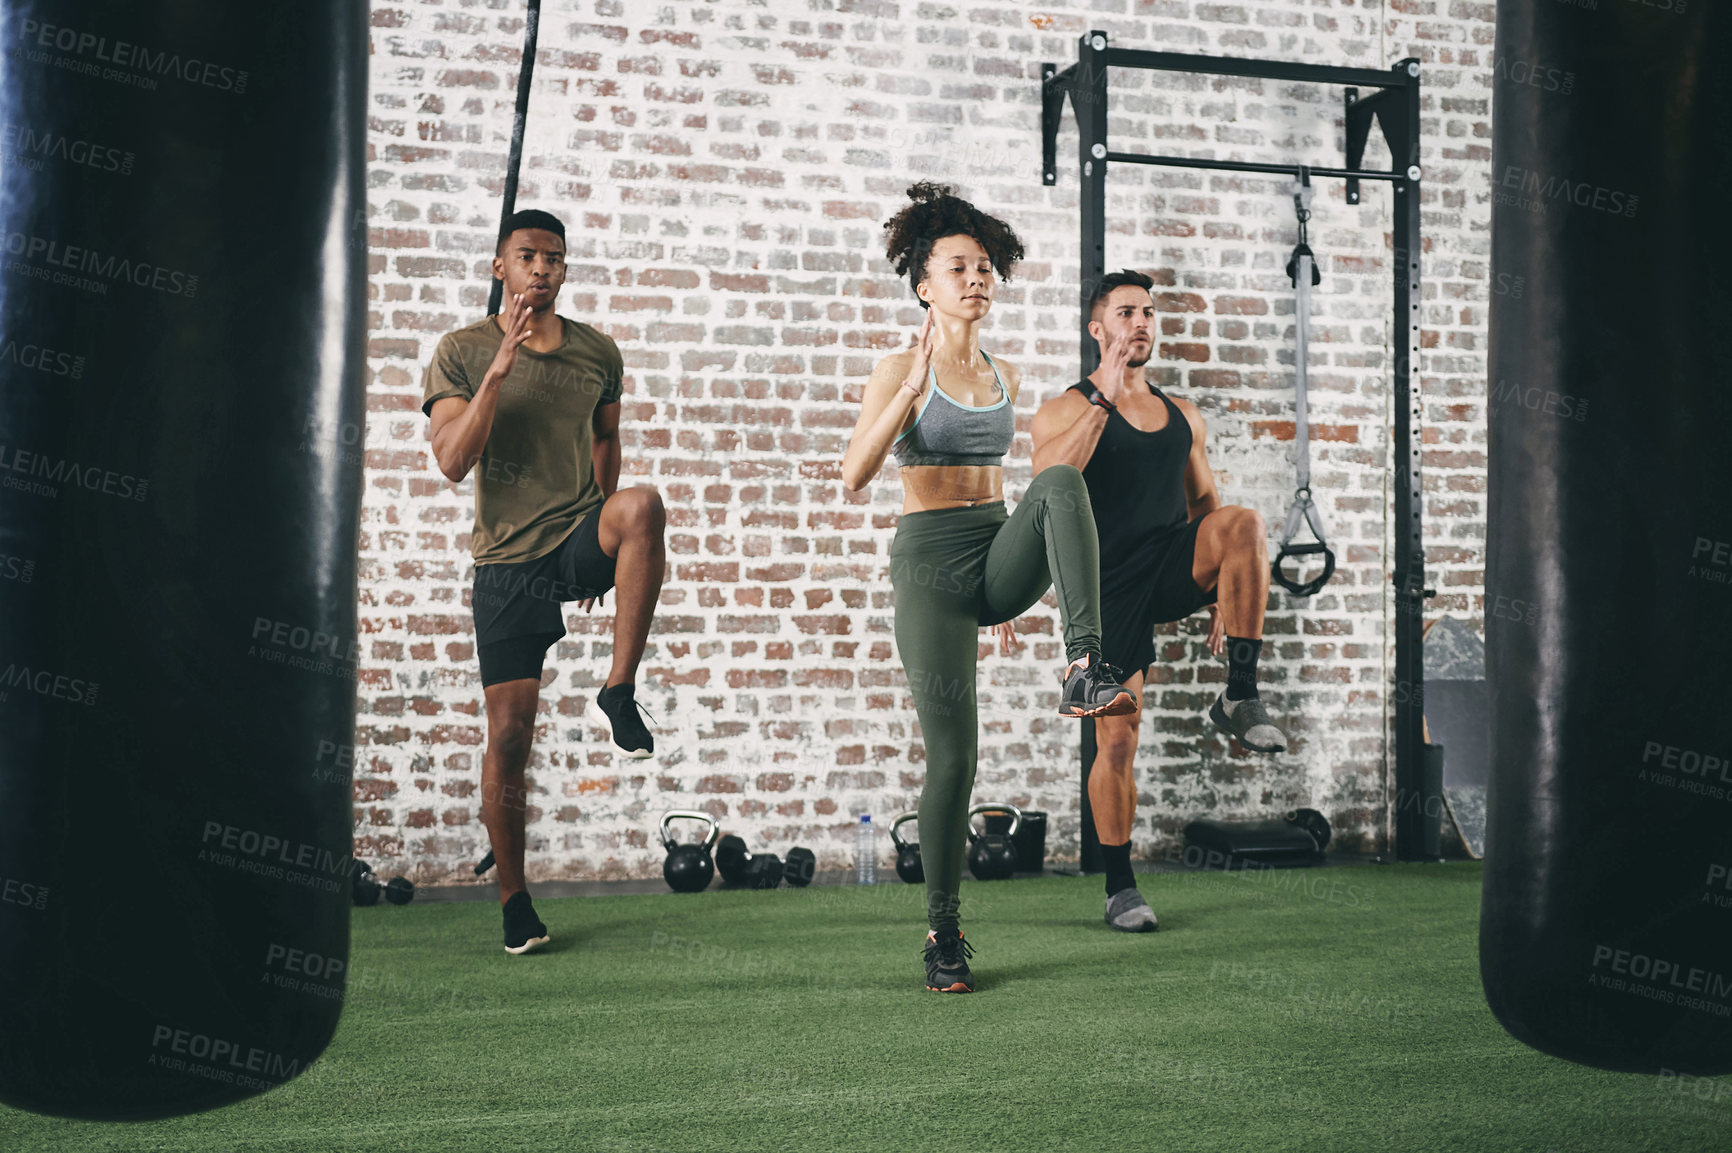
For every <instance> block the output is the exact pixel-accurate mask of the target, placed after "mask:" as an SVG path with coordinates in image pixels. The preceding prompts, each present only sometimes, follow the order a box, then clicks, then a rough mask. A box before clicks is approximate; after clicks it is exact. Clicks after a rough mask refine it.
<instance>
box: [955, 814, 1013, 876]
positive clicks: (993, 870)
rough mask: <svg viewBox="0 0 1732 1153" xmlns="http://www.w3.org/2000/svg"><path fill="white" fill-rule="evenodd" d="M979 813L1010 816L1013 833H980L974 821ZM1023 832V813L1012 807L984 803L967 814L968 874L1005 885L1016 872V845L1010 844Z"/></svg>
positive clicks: (1011, 831)
mask: <svg viewBox="0 0 1732 1153" xmlns="http://www.w3.org/2000/svg"><path fill="white" fill-rule="evenodd" d="M979 813H1009V814H1010V832H1008V833H977V832H975V831H974V818H975V816H976V815H977V814H979ZM1021 828H1022V810H1021V809H1019V808H1017V807H1016V806H1015V805H1011V804H993V803H990V802H988V803H982V804H978V805H975V806H974V807H973V808H972V809H969V810H968V871H969V872H971V873H973V874H974V875H975V876H976V877H978V878H979V879H980V880H982V881H1002V880H1005V879H1006V878H1008V877H1009V876H1010V875H1011V874H1012V873H1014V872H1016V843H1015V842H1014V841H1012V840H1011V838H1012V837H1014V836H1016V834H1017V830H1019V829H1021Z"/></svg>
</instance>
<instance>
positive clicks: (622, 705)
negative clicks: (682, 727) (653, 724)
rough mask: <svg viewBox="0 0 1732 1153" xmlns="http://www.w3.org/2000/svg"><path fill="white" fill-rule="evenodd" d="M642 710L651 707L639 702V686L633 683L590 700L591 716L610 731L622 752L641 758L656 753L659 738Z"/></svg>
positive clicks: (599, 693)
mask: <svg viewBox="0 0 1732 1153" xmlns="http://www.w3.org/2000/svg"><path fill="white" fill-rule="evenodd" d="M640 711H643V712H647V711H648V710H646V709H644V707H643V706H642V705H640V704H638V703H637V686H636V685H634V684H630V683H627V684H623V685H614V686H613V687H612V688H606V689H602V690H601V691H600V692H598V693H596V694H595V696H594V697H592V698H590V702H589V715H590V716H591V717H592V718H594V719H595V721H596V723H597V724H599V725H601V727H602V728H604V729H606V730H607V735H608V737H609V738H611V739H612V741H613V743H614V744H615V745H616V746H618V748H619V751H620V753H621V754H622V755H624V756H627V757H630V758H632V759H633V760H639V761H641V760H643V759H644V758H645V757H653V756H655V752H656V739H655V738H654V737H652V736H650V731H649V729H648V728H646V727H645V725H644V723H643V717H641V716H639V715H638V714H639V712H640Z"/></svg>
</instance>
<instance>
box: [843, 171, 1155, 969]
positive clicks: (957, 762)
mask: <svg viewBox="0 0 1732 1153" xmlns="http://www.w3.org/2000/svg"><path fill="white" fill-rule="evenodd" d="M908 195H909V197H910V199H911V203H909V204H907V205H905V206H903V208H902V210H901V211H900V212H898V213H897V214H896V215H895V216H894V217H892V218H891V219H890V221H889V222H888V223H887V224H885V226H884V227H885V230H886V231H887V233H888V237H887V243H886V251H887V254H888V255H889V258H890V261H891V263H892V264H893V265H894V266H895V268H896V271H897V273H898V274H899V275H906V276H907V277H908V282H909V284H910V285H911V286H912V287H913V289H914V295H915V296H916V297H917V298H918V299H919V301H920V306H921V307H922V308H924V309H925V310H926V320H925V322H924V323H923V324H922V325H921V326H920V332H919V335H918V336H916V337H915V339H914V344H913V347H912V348H910V349H907V350H905V351H903V352H898V353H896V354H894V355H891V356H887V357H885V358H884V359H883V360H881V361H879V362H878V367H877V368H875V369H874V370H873V371H872V376H871V378H870V379H869V380H868V381H867V382H866V390H865V395H864V397H863V398H862V400H861V404H860V418H859V420H858V421H856V422H855V425H854V433H853V436H852V438H851V439H850V440H849V442H848V451H847V454H846V455H845V456H844V457H843V460H842V483H843V484H844V485H845V486H846V487H847V488H848V489H849V490H850V491H858V490H860V489H862V488H865V487H866V485H868V484H869V483H871V481H872V478H873V477H875V476H877V475H878V470H879V469H880V468H881V467H882V466H883V464H884V459H885V457H886V456H888V455H890V454H891V453H894V454H895V455H896V458H897V463H898V464H899V465H900V466H901V469H902V485H903V502H902V517H901V521H900V523H899V524H898V525H897V528H896V539H895V541H894V542H893V543H892V544H891V546H890V581H891V585H892V587H893V588H894V589H895V591H896V648H897V651H898V653H899V654H900V656H901V658H902V667H903V668H904V669H905V670H906V672H907V674H908V687H909V690H910V691H911V692H912V694H913V696H914V708H915V711H916V712H917V713H918V714H919V716H920V727H921V731H922V733H923V735H924V737H925V741H926V784H925V788H924V789H923V790H922V791H921V794H920V856H921V862H922V864H923V865H924V866H925V871H926V897H927V914H926V916H927V928H928V932H927V934H926V946H925V950H924V953H925V961H926V987H927V988H928V989H932V990H934V991H937V992H944V993H969V992H973V991H974V977H973V975H972V974H971V973H970V972H969V969H968V962H967V958H968V957H970V956H972V955H973V949H972V946H970V945H969V944H967V943H965V942H964V941H963V937H962V930H961V926H960V923H959V911H960V899H959V896H958V894H959V891H960V889H961V883H962V863H963V853H964V850H965V847H966V843H967V827H968V797H969V794H970V792H971V791H972V790H973V788H974V768H975V756H976V752H977V748H978V744H979V731H978V722H977V717H976V707H975V696H974V682H975V661H976V638H977V636H978V630H979V629H980V628H981V627H982V626H993V627H995V628H996V630H997V633H998V637H999V642H1000V645H1001V646H1002V647H1003V649H1004V651H1007V652H1008V651H1009V649H1010V647H1011V646H1012V645H1014V644H1015V643H1016V641H1015V637H1014V633H1013V632H1012V628H1011V625H1010V622H1011V621H1012V620H1013V619H1014V618H1016V617H1017V616H1020V615H1021V614H1022V613H1024V612H1026V611H1027V610H1028V609H1029V607H1030V606H1032V605H1033V604H1034V603H1035V602H1036V601H1038V600H1039V599H1040V598H1041V596H1042V595H1043V594H1045V592H1046V590H1047V588H1048V587H1050V586H1052V585H1055V584H1056V585H1057V588H1058V598H1059V605H1060V609H1061V614H1062V619H1063V623H1064V642H1065V658H1066V660H1067V661H1068V662H1069V664H1068V666H1067V667H1066V668H1065V670H1064V672H1063V673H1062V674H1060V679H1061V680H1062V681H1063V685H1064V688H1063V691H1062V692H1061V694H1060V700H1059V713H1060V715H1061V716H1067V717H1094V716H1120V715H1123V714H1125V713H1128V712H1131V711H1133V710H1134V709H1135V708H1136V700H1135V698H1134V697H1132V695H1131V694H1130V692H1129V691H1128V690H1126V689H1125V688H1123V687H1122V686H1121V685H1120V684H1119V683H1118V680H1117V678H1116V677H1115V676H1114V670H1113V669H1112V668H1111V667H1110V666H1108V665H1106V664H1104V663H1103V662H1102V661H1101V659H1100V644H1101V638H1100V549H1099V545H1098V543H1097V540H1096V536H1095V524H1094V514H1093V512H1092V511H1091V510H1090V506H1089V494H1088V488H1087V486H1086V485H1085V484H1084V483H1083V478H1082V473H1081V472H1079V471H1078V470H1076V469H1075V468H1072V467H1070V466H1069V465H1055V466H1053V467H1051V468H1047V469H1044V470H1043V471H1042V472H1041V473H1040V475H1038V476H1036V477H1035V478H1034V481H1033V483H1031V484H1030V485H1029V486H1028V491H1027V492H1026V493H1024V494H1023V498H1022V500H1021V501H1020V502H1019V503H1018V504H1017V506H1016V511H1015V512H1014V513H1006V511H1005V507H1004V468H1003V465H1002V461H1003V458H1004V454H1005V453H1006V452H1008V451H1010V444H1011V440H1012V438H1013V437H1014V436H1015V434H1016V414H1015V411H1014V409H1013V408H1012V405H1013V404H1014V403H1015V401H1016V394H1017V391H1018V389H1019V386H1020V384H1021V374H1020V373H1018V372H1017V370H1016V368H1015V367H1014V366H1013V365H1011V364H1009V363H1008V362H1006V361H1002V360H999V359H997V358H995V357H991V356H988V355H987V354H986V353H985V352H984V351H983V350H982V349H981V347H980V339H979V337H980V325H981V322H982V321H983V320H985V319H986V314H987V312H988V311H990V310H991V308H992V298H993V293H994V289H995V286H996V284H997V279H996V277H1002V276H1008V275H1009V274H1010V269H1011V266H1012V265H1014V264H1015V263H1016V262H1017V261H1018V260H1020V259H1021V258H1022V242H1021V241H1020V240H1018V239H1017V236H1016V233H1015V232H1013V231H1012V230H1011V228H1010V226H1009V225H1007V224H1005V223H1004V222H1003V221H1002V220H998V219H996V218H994V217H992V216H989V215H987V214H986V213H984V212H982V211H980V210H979V209H978V208H976V207H974V205H972V204H970V203H969V202H968V201H966V200H962V199H960V198H958V197H955V196H952V195H951V194H950V189H949V187H947V186H944V185H935V184H929V183H924V182H923V183H920V184H916V185H914V187H912V188H910V189H909V190H908ZM995 274H996V275H995Z"/></svg>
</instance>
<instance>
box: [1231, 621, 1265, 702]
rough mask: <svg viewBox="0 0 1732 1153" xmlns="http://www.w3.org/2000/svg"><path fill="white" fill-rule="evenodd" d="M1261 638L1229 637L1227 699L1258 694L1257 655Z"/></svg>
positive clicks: (1240, 698)
mask: <svg viewBox="0 0 1732 1153" xmlns="http://www.w3.org/2000/svg"><path fill="white" fill-rule="evenodd" d="M1262 651H1263V641H1262V639H1261V638H1258V639H1255V640H1253V639H1251V638H1249V637H1228V638H1227V699H1228V700H1230V701H1243V700H1247V699H1249V698H1251V697H1255V696H1256V695H1257V656H1258V654H1259V653H1261V652H1262Z"/></svg>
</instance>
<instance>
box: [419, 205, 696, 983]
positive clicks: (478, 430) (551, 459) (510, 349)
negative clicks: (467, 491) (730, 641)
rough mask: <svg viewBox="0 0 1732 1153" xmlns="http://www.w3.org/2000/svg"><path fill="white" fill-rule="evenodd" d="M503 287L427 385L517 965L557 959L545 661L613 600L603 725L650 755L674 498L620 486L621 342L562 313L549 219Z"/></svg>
mask: <svg viewBox="0 0 1732 1153" xmlns="http://www.w3.org/2000/svg"><path fill="white" fill-rule="evenodd" d="M493 273H494V275H495V276H497V277H499V278H500V279H501V280H502V281H504V284H505V291H506V302H505V307H504V309H503V311H502V312H501V313H500V314H499V315H498V316H490V317H488V318H487V319H486V320H484V321H481V322H480V323H479V324H473V325H470V326H469V327H468V328H464V329H459V330H458V331H456V332H453V333H449V334H447V335H446V336H444V337H442V338H441V339H440V341H439V345H438V348H437V349H436V350H435V351H434V353H433V363H432V365H431V366H429V368H428V371H427V382H426V389H425V396H424V398H423V401H422V406H421V407H422V411H423V412H425V413H426V414H427V415H428V416H429V417H431V418H432V429H431V438H432V441H433V455H434V457H435V459H436V461H437V462H438V465H439V471H440V472H441V473H443V474H444V475H445V477H446V478H447V479H448V480H450V481H452V482H453V483H457V482H460V481H462V480H463V479H464V477H466V476H468V475H469V474H470V472H471V470H473V471H474V474H475V530H474V534H473V537H472V540H471V552H472V553H473V555H474V558H475V582H474V587H473V589H472V592H471V596H470V608H471V610H472V611H473V613H474V615H475V648H476V656H477V658H478V659H479V660H480V663H481V685H482V693H483V695H484V697H485V698H486V703H487V751H486V754H485V757H484V759H483V761H482V770H481V821H482V824H484V825H485V826H486V827H487V835H488V839H489V840H490V841H491V842H492V847H493V855H494V859H495V861H496V863H497V864H498V867H499V899H500V903H501V904H502V905H503V906H504V914H505V948H506V951H507V952H510V953H524V952H528V951H529V950H530V949H533V948H536V947H538V946H540V945H542V944H545V943H546V942H547V940H548V936H547V927H546V926H545V925H543V924H542V923H541V921H540V920H538V919H537V918H536V916H535V910H534V907H533V906H532V905H531V904H530V900H529V892H528V890H527V889H526V888H525V886H524V881H523V851H524V812H525V809H526V808H527V796H526V794H525V792H524V785H523V770H524V766H525V765H526V764H527V763H528V761H529V749H530V743H531V741H532V739H533V734H534V726H535V716H536V708H537V704H538V700H539V697H540V690H541V673H542V668H543V665H544V663H545V661H546V656H547V649H548V646H549V645H551V644H553V643H554V642H555V641H557V640H559V639H560V638H561V637H563V636H564V635H565V631H566V630H565V613H564V610H563V608H562V605H563V602H565V601H577V602H579V603H580V604H582V605H583V608H584V611H585V612H588V611H589V609H590V608H591V606H592V605H594V604H595V603H596V602H597V601H599V600H600V599H601V597H602V595H603V594H604V593H605V592H607V590H608V589H609V588H617V589H618V597H617V603H616V605H615V614H614V628H613V667H612V669H611V670H610V671H609V673H608V677H607V682H606V685H605V686H604V687H603V688H602V689H601V690H600V691H599V692H597V693H596V694H595V697H594V698H593V699H592V700H591V701H590V705H589V712H590V715H591V716H592V717H593V718H594V719H596V720H597V721H598V722H599V723H600V724H601V726H602V727H603V728H604V729H605V730H607V733H608V735H609V737H610V738H611V739H612V741H613V742H614V744H615V745H616V746H617V747H618V749H619V751H620V752H621V753H623V755H625V756H628V757H648V756H651V755H652V754H653V753H654V750H655V741H654V738H653V737H652V736H651V735H650V732H649V730H648V728H646V727H645V725H644V723H643V719H642V718H641V717H640V716H639V715H638V713H639V709H638V704H637V699H636V684H635V678H636V676H637V666H638V662H639V661H640V660H641V659H642V658H643V651H644V640H645V638H646V637H647V636H648V635H649V626H650V619H651V616H652V615H653V613H654V610H655V603H656V598H657V596H658V595H659V594H660V592H661V584H662V575H663V570H664V568H665V564H666V556H665V549H664V546H663V532H664V530H665V527H666V516H665V514H664V512H663V509H662V501H661V496H660V495H659V494H658V493H657V492H656V490H655V489H653V488H651V487H649V486H647V485H645V486H639V487H636V488H629V489H625V490H623V491H619V492H616V491H615V488H616V487H617V486H618V484H619V398H620V393H621V389H622V378H623V376H624V363H623V361H622V360H621V358H620V353H619V348H618V347H617V346H616V345H615V344H614V342H613V341H612V340H611V339H610V338H608V337H607V336H605V335H603V334H602V333H600V332H598V331H596V330H595V329H594V328H592V327H590V326H589V325H587V324H582V323H579V322H578V321H575V320H567V319H565V318H563V317H560V316H558V315H556V314H555V313H554V311H553V302H554V298H555V297H557V296H558V294H559V289H560V286H561V285H562V284H563V283H564V282H565V227H564V225H562V224H561V223H560V222H559V220H558V219H557V218H556V217H554V216H551V215H550V214H548V213H545V212H538V211H533V210H531V211H525V212H519V213H516V214H515V215H514V216H512V217H511V218H510V219H509V220H508V221H506V224H505V226H504V228H503V229H502V230H501V232H500V237H499V246H498V249H497V252H496V255H495V256H494V259H493Z"/></svg>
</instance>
